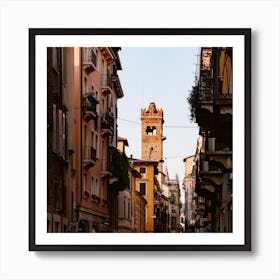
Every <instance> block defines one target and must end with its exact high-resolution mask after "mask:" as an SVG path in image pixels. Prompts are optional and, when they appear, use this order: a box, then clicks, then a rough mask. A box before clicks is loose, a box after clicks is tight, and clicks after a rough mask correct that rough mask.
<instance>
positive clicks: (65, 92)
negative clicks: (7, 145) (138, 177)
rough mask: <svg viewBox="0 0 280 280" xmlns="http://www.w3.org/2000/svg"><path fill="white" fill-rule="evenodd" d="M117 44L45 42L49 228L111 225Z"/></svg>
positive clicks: (104, 228) (116, 185)
mask: <svg viewBox="0 0 280 280" xmlns="http://www.w3.org/2000/svg"><path fill="white" fill-rule="evenodd" d="M119 50H120V48H107V47H75V48H48V102H47V103H48V231H49V232H56V231H64V232H69V231H70V232H108V231H114V230H115V229H116V224H117V223H116V221H117V217H114V215H112V213H115V212H114V209H115V208H116V207H117V205H116V204H117V196H116V189H122V188H124V180H122V179H123V178H120V176H119V177H114V175H115V174H116V173H118V172H117V171H116V170H117V168H116V166H114V162H113V161H112V157H113V156H118V157H120V155H118V154H117V153H116V150H117V149H116V148H117V137H118V136H117V122H116V119H117V100H118V99H119V98H122V97H123V92H122V88H121V84H120V80H119V78H118V71H119V70H121V63H120V60H119V56H118V51H119ZM121 163H123V164H125V161H121ZM115 165H116V164H115ZM114 173H115V174H114ZM111 186H112V187H111ZM55 209H56V210H55ZM116 215H117V214H116ZM59 216H60V217H63V221H62V220H61V222H60V224H58V222H57V221H58V219H59V218H60V217H59ZM60 219H61V218H60ZM62 223H63V226H62ZM53 224H54V226H53Z"/></svg>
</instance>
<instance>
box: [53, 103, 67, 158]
mask: <svg viewBox="0 0 280 280" xmlns="http://www.w3.org/2000/svg"><path fill="white" fill-rule="evenodd" d="M65 129H66V115H65V113H64V112H63V111H62V110H59V109H57V106H56V104H53V137H52V138H53V139H52V149H53V152H54V153H56V154H58V155H59V156H62V157H63V158H65Z"/></svg>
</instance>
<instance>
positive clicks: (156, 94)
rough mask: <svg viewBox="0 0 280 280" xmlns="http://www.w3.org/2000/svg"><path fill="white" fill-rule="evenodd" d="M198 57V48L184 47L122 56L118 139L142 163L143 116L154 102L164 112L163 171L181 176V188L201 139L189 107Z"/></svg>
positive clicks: (133, 50)
mask: <svg viewBox="0 0 280 280" xmlns="http://www.w3.org/2000/svg"><path fill="white" fill-rule="evenodd" d="M197 53H198V49H197V48H183V47H177V48H166V47H162V48H135V47H130V48H124V47H123V48H122V49H121V51H120V52H119V55H120V59H121V64H122V68H123V70H122V71H119V72H118V74H119V77H120V80H121V84H122V88H123V91H124V97H123V98H122V99H119V101H118V117H119V119H118V133H119V136H121V137H125V138H127V139H128V143H129V147H126V154H127V156H128V157H129V156H130V155H131V154H132V155H133V157H135V158H141V125H140V124H141V120H140V112H141V108H147V107H148V105H149V103H150V102H155V104H156V106H157V108H162V109H163V111H164V125H163V135H164V136H166V140H165V141H164V142H163V159H164V161H165V162H164V164H163V168H164V169H165V166H166V165H167V168H168V171H169V176H170V178H171V179H175V175H176V173H177V174H178V176H179V180H180V185H182V180H183V178H184V163H183V158H184V157H187V156H190V155H193V154H194V152H195V148H196V141H197V137H198V127H197V125H196V124H195V123H193V122H191V121H190V118H189V115H190V112H189V105H188V102H187V97H188V94H189V91H190V90H191V88H192V86H193V84H194V80H195V70H196V63H197ZM170 126H171V127H170ZM173 126H181V127H180V128H178V127H173ZM182 126H183V128H182ZM164 169H163V170H164Z"/></svg>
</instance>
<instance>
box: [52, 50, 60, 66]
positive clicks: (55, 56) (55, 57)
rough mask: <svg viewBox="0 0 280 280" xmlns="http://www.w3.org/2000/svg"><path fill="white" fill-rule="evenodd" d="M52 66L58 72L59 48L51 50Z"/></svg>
mask: <svg viewBox="0 0 280 280" xmlns="http://www.w3.org/2000/svg"><path fill="white" fill-rule="evenodd" d="M52 49H53V52H52V65H53V68H54V69H55V70H56V71H59V48H52Z"/></svg>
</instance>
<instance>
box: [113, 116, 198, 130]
mask: <svg viewBox="0 0 280 280" xmlns="http://www.w3.org/2000/svg"><path fill="white" fill-rule="evenodd" d="M117 119H118V120H121V121H125V122H130V123H133V124H137V125H141V123H140V122H136V121H132V120H128V119H123V118H119V117H118V118H117ZM163 128H198V126H186V125H164V126H163Z"/></svg>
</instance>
